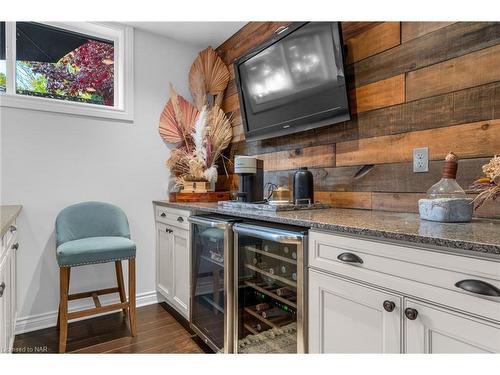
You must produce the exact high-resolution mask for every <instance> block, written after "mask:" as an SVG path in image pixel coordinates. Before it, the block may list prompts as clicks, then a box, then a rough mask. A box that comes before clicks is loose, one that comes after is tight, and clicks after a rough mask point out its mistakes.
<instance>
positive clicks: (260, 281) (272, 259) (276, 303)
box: [235, 234, 301, 353]
mask: <svg viewBox="0 0 500 375" xmlns="http://www.w3.org/2000/svg"><path fill="white" fill-rule="evenodd" d="M236 238H237V265H236V281H235V282H236V283H237V287H238V292H237V294H238V300H237V301H236V303H237V309H236V311H235V313H236V314H237V315H236V322H235V324H236V325H237V338H236V337H235V339H237V343H236V348H237V351H238V353H296V352H297V309H298V298H297V296H298V294H297V278H298V262H299V260H298V258H299V251H300V250H301V246H300V245H298V244H284V243H279V242H275V241H272V240H266V239H261V238H257V237H253V236H250V235H245V234H238V235H237V237H236ZM299 268H300V265H299Z"/></svg>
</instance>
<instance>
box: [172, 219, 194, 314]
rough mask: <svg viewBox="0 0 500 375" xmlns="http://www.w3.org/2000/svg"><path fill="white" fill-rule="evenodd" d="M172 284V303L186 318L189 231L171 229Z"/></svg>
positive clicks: (187, 311)
mask: <svg viewBox="0 0 500 375" xmlns="http://www.w3.org/2000/svg"><path fill="white" fill-rule="evenodd" d="M172 231H173V232H172V233H171V234H170V236H171V237H172V256H173V261H172V265H173V272H172V273H173V277H172V279H173V283H172V303H173V304H174V306H175V307H177V309H179V310H180V311H181V312H182V313H183V314H184V316H185V317H186V318H188V317H189V286H190V279H189V275H190V272H189V270H190V267H189V264H190V262H189V259H190V251H191V250H190V246H189V231H188V230H186V229H179V228H175V227H174V228H172Z"/></svg>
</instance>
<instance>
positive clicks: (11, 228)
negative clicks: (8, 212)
mask: <svg viewBox="0 0 500 375" xmlns="http://www.w3.org/2000/svg"><path fill="white" fill-rule="evenodd" d="M16 230H17V228H16V226H15V225H11V226H10V232H11V233H14V232H15V231H16Z"/></svg>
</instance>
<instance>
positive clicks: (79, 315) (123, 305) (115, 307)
mask: <svg viewBox="0 0 500 375" xmlns="http://www.w3.org/2000/svg"><path fill="white" fill-rule="evenodd" d="M128 305H129V304H128V302H122V303H113V304H111V305H106V306H100V307H94V308H91V309H85V310H80V311H73V312H70V313H68V320H71V319H77V318H83V317H84V316H89V315H95V314H102V313H105V312H108V311H113V310H121V309H125V308H127V307H128Z"/></svg>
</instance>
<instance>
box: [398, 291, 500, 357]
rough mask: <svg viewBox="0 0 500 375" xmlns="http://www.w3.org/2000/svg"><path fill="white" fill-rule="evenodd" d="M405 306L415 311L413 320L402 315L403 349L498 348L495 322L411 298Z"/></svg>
mask: <svg viewBox="0 0 500 375" xmlns="http://www.w3.org/2000/svg"><path fill="white" fill-rule="evenodd" d="M405 309H412V310H413V312H415V311H416V312H417V316H416V319H415V320H410V319H408V318H406V319H405V329H404V330H405V347H406V352H407V353H440V354H445V353H499V352H500V325H498V324H492V323H489V322H487V321H485V320H481V319H475V318H472V317H470V316H467V315H465V314H460V313H458V312H455V311H451V310H449V309H443V308H439V307H436V306H433V305H431V304H427V303H424V302H419V301H415V300H411V299H406V300H405ZM412 317H413V316H412Z"/></svg>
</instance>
